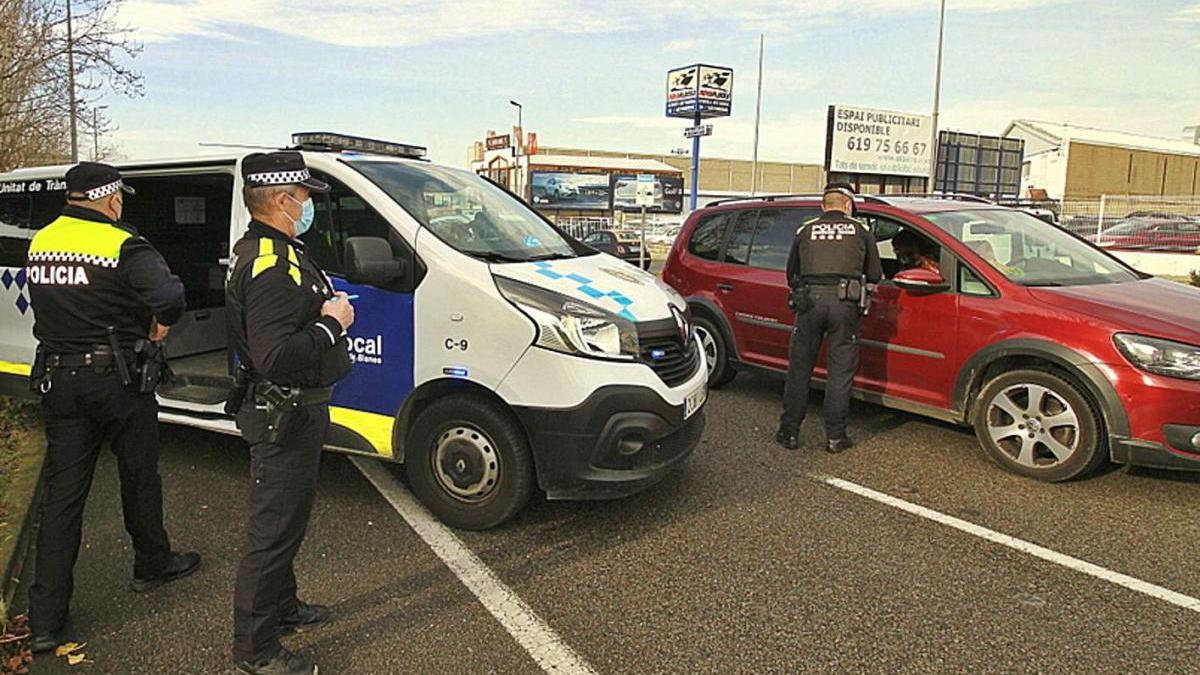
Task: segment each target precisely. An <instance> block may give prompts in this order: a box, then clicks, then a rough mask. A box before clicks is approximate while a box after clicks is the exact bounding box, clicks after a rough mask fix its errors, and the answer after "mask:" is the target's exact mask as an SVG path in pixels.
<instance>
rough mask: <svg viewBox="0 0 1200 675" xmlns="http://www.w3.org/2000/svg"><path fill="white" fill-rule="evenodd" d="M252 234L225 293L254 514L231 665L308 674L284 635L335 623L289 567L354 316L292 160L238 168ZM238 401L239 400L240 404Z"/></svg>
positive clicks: (309, 187) (300, 161)
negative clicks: (305, 595)
mask: <svg viewBox="0 0 1200 675" xmlns="http://www.w3.org/2000/svg"><path fill="white" fill-rule="evenodd" d="M242 178H243V181H244V183H245V186H244V189H243V196H244V200H245V203H246V208H247V209H248V210H249V211H250V215H251V221H250V227H249V229H248V231H247V232H246V235H245V236H244V237H242V239H241V240H240V241H238V242H237V244H235V245H234V248H233V260H232V262H231V263H230V272H229V281H228V283H227V285H226V289H225V297H226V305H227V311H228V320H229V326H228V330H229V343H230V345H231V346H232V347H233V349H234V351H235V353H236V357H237V360H238V362H239V364H240V365H239V378H238V379H239V383H240V385H245V388H240V387H235V390H234V392H233V394H231V398H230V402H229V403H230V405H229V406H228V408H227V409H231V410H235V411H236V414H237V424H238V428H239V429H241V431H242V436H243V437H244V438H245V439H246V441H247V442H248V443H249V444H250V476H251V479H252V483H251V486H250V515H249V522H248V524H247V543H246V549H245V555H244V557H243V558H242V561H241V564H239V565H238V571H237V582H236V585H235V589H234V638H233V656H234V661H235V662H236V664H237V668H238V670H239V671H241V672H243V673H255V674H259V673H261V674H274V673H315V672H316V670H317V669H316V666H314V665H313V663H312V661H310V660H309V659H307V658H306V657H303V656H301V655H298V654H294V653H292V652H290V651H288V650H287V649H285V648H284V647H283V646H282V645H281V644H280V642H279V638H280V637H281V636H282V635H285V634H287V633H290V632H293V631H296V630H303V629H306V628H310V627H313V626H316V625H318V624H322V623H325V622H327V621H329V620H330V618H331V612H330V610H329V608H328V607H322V606H320V605H310V604H308V603H305V602H302V601H301V600H300V599H299V598H298V597H297V595H296V575H295V571H294V569H293V561H294V559H295V557H296V553H297V551H299V550H300V545H301V543H302V542H303V541H304V534H305V530H306V529H307V528H308V519H309V514H310V513H311V511H312V505H313V499H314V496H315V493H316V487H317V485H316V483H317V468H318V466H319V464H320V458H321V446H322V444H323V443H324V440H325V432H326V430H327V429H328V427H329V397H330V393H331V390H332V387H333V384H334V383H335V382H337V381H338V380H339V379H341V378H342V377H343V376H345V375H346V373H348V372H349V371H350V354H349V351H348V349H347V345H346V329H347V328H349V327H350V325H351V324H352V323H353V322H354V308H353V306H352V305H351V304H350V300H349V298H348V297H347V296H346V294H345V293H340V292H334V290H333V287H332V285H331V284H330V282H329V279H328V277H326V276H325V273H324V272H322V271H321V268H320V267H318V266H317V264H316V262H314V261H313V260H312V259H311V258H309V257H308V256H307V255H306V254H305V251H304V245H303V244H302V243H301V242H300V241H299V240H298V239H297V237H299V236H300V235H302V234H304V233H305V232H306V231H307V230H308V229H309V228H310V227H311V226H312V222H313V217H314V209H313V203H312V199H310V197H309V194H310V193H311V192H327V191H328V190H329V186H328V185H327V184H325V183H324V182H322V181H320V180H317V179H315V178H313V177H312V175H311V174H310V173H309V171H308V168H307V167H306V166H305V164H304V158H303V157H302V156H301V155H300V153H298V152H272V153H267V154H263V153H256V154H252V155H248V156H247V157H245V158H244V159H243V160H242ZM239 398H241V399H242V400H240V401H239V400H237V399H239Z"/></svg>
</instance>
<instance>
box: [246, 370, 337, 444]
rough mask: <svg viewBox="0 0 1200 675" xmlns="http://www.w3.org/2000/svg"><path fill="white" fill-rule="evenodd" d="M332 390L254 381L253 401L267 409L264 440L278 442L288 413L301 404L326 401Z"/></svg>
mask: <svg viewBox="0 0 1200 675" xmlns="http://www.w3.org/2000/svg"><path fill="white" fill-rule="evenodd" d="M332 391H333V389H332V388H331V387H319V388H312V389H300V388H295V387H284V386H281V385H278V384H275V383H273V382H266V381H260V382H255V383H254V401H255V403H258V404H261V405H264V406H265V407H266V409H267V434H266V437H265V438H264V440H265V441H266V442H267V443H278V442H279V438H280V436H281V435H282V433H283V422H284V420H285V419H286V418H287V416H288V415H289V414H290V413H292V412H295V410H296V409H297V408H299V407H300V406H303V405H312V404H315V403H324V402H327V401H328V400H329V397H330V394H331V393H332Z"/></svg>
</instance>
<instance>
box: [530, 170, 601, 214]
mask: <svg viewBox="0 0 1200 675" xmlns="http://www.w3.org/2000/svg"><path fill="white" fill-rule="evenodd" d="M529 182H530V185H531V186H532V190H531V192H532V196H533V205H534V206H536V207H538V208H544V209H579V210H583V211H587V210H596V211H607V210H608V208H609V204H610V202H611V201H612V188H611V186H610V185H609V178H608V174H606V173H571V172H566V171H533V172H532V173H531V175H530V181H529Z"/></svg>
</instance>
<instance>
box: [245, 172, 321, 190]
mask: <svg viewBox="0 0 1200 675" xmlns="http://www.w3.org/2000/svg"><path fill="white" fill-rule="evenodd" d="M310 178H312V174H310V173H309V172H308V169H301V170H299V171H269V172H266V173H252V174H250V175H248V176H246V182H248V183H253V184H255V185H259V186H263V185H295V184H297V183H301V182H304V181H306V180H308V179H310Z"/></svg>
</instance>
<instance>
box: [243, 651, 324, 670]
mask: <svg viewBox="0 0 1200 675" xmlns="http://www.w3.org/2000/svg"><path fill="white" fill-rule="evenodd" d="M237 669H238V672H239V673H245V674H246V675H317V666H316V664H314V663H313V662H312V661H310V660H308V658H306V657H304V656H301V655H299V654H293V653H292V652H289V651H288V650H286V649H280V650H279V653H278V654H276V655H275V656H274V657H273V658H270V659H267V660H265V661H255V662H253V663H251V662H250V661H239V662H238V664H237Z"/></svg>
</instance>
